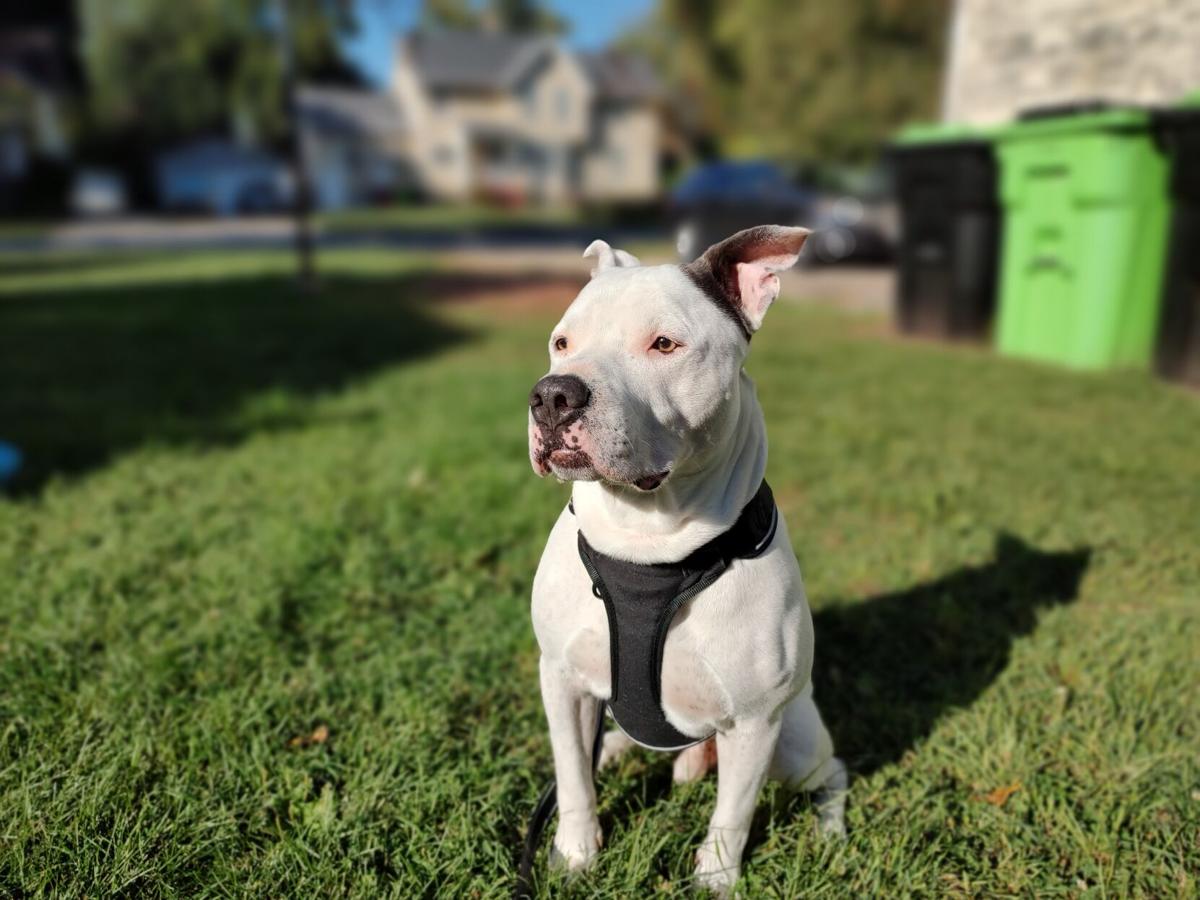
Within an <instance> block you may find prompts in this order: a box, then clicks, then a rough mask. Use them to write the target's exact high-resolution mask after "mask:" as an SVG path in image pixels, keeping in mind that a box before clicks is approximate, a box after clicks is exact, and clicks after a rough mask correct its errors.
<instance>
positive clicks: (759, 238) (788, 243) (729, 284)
mask: <svg viewBox="0 0 1200 900" xmlns="http://www.w3.org/2000/svg"><path fill="white" fill-rule="evenodd" d="M809 234H811V232H810V231H809V230H808V229H807V228H795V227H787V226H784V225H759V226H757V227H755V228H747V229H746V230H745V231H739V232H738V233H737V234H735V235H733V236H732V237H728V238H726V239H725V240H723V241H721V243H719V244H713V245H712V246H711V247H709V248H708V249H707V250H705V251H704V255H703V256H701V257H700V258H698V259H696V260H694V261H692V262H690V263H688V264H687V265H686V266H684V267H683V271H684V273H685V274H686V275H687V276H688V277H689V278H690V279H691V280H692V282H693V283H694V284H695V285H696V286H697V287H699V288H700V289H701V290H702V291H704V293H705V294H706V295H708V296H709V297H710V298H711V299H712V300H714V301H715V302H716V303H717V304H718V305H720V306H721V307H722V309H724V311H725V312H726V313H727V314H729V315H731V316H733V318H734V319H735V321H737V323H738V325H739V326H741V329H742V331H743V332H744V333H745V335H746V337H747V338H748V337H750V335H752V334H753V333H754V332H756V331H758V329H759V328H761V327H762V322H763V318H764V317H765V316H766V314H767V310H768V309H769V308H770V306H771V304H772V303H773V302H774V301H775V298H776V297H778V296H779V276H778V275H776V274H775V273H776V272H781V271H783V270H784V269H789V268H791V267H792V266H793V265H795V263H796V260H797V259H798V258H799V256H800V248H801V247H803V246H804V242H805V241H806V240H807V239H808V236H809Z"/></svg>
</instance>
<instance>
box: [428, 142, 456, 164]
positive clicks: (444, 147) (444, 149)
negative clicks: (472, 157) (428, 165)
mask: <svg viewBox="0 0 1200 900" xmlns="http://www.w3.org/2000/svg"><path fill="white" fill-rule="evenodd" d="M433 159H434V162H436V163H437V164H438V165H442V166H448V165H450V163H452V162H454V148H453V147H451V146H450V145H449V144H438V145H437V146H436V147H434V148H433Z"/></svg>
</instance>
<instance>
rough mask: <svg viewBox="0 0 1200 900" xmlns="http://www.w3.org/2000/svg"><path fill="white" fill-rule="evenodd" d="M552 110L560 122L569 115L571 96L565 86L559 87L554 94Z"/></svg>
mask: <svg viewBox="0 0 1200 900" xmlns="http://www.w3.org/2000/svg"><path fill="white" fill-rule="evenodd" d="M554 112H555V115H557V116H558V120H559V121H560V122H564V121H566V119H567V117H568V116H570V115H571V96H570V94H568V93H567V89H566V88H559V89H558V90H557V91H556V92H555V94H554Z"/></svg>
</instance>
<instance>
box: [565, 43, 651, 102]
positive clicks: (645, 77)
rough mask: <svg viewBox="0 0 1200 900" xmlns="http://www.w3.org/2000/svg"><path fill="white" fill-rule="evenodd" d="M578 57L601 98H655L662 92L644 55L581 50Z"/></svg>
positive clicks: (613, 51)
mask: <svg viewBox="0 0 1200 900" xmlns="http://www.w3.org/2000/svg"><path fill="white" fill-rule="evenodd" d="M579 61H580V62H581V63H582V64H583V67H584V70H585V71H586V72H587V73H588V77H589V78H591V80H592V84H593V85H594V86H595V88H596V93H597V95H598V96H600V97H602V98H604V99H607V100H654V99H656V98H657V97H658V96H660V94H661V93H662V90H661V85H660V84H659V81H658V76H657V75H655V73H654V69H653V68H652V67H651V66H650V62H649V61H648V60H647V59H646V58H645V57H643V56H635V55H633V54H629V53H620V52H618V51H615V50H602V51H600V52H597V53H580V54H579Z"/></svg>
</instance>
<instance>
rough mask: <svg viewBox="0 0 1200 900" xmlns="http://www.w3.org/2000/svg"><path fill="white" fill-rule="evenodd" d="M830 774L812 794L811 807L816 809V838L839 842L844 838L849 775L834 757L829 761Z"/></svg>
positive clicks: (840, 762)
mask: <svg viewBox="0 0 1200 900" xmlns="http://www.w3.org/2000/svg"><path fill="white" fill-rule="evenodd" d="M830 763H831V765H830V773H829V775H828V776H827V777H826V779H825V783H824V784H822V785H821V787H819V788H818V789H817V790H816V791H815V792H814V793H813V805H814V806H816V808H817V837H820V838H824V839H827V840H834V841H840V840H845V837H846V789H847V785H848V783H849V775H848V773H847V772H846V766H845V765H844V764H843V763H842V761H841V760H840V759H838V758H837V757H834V758H833V759H832V760H831V761H830Z"/></svg>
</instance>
